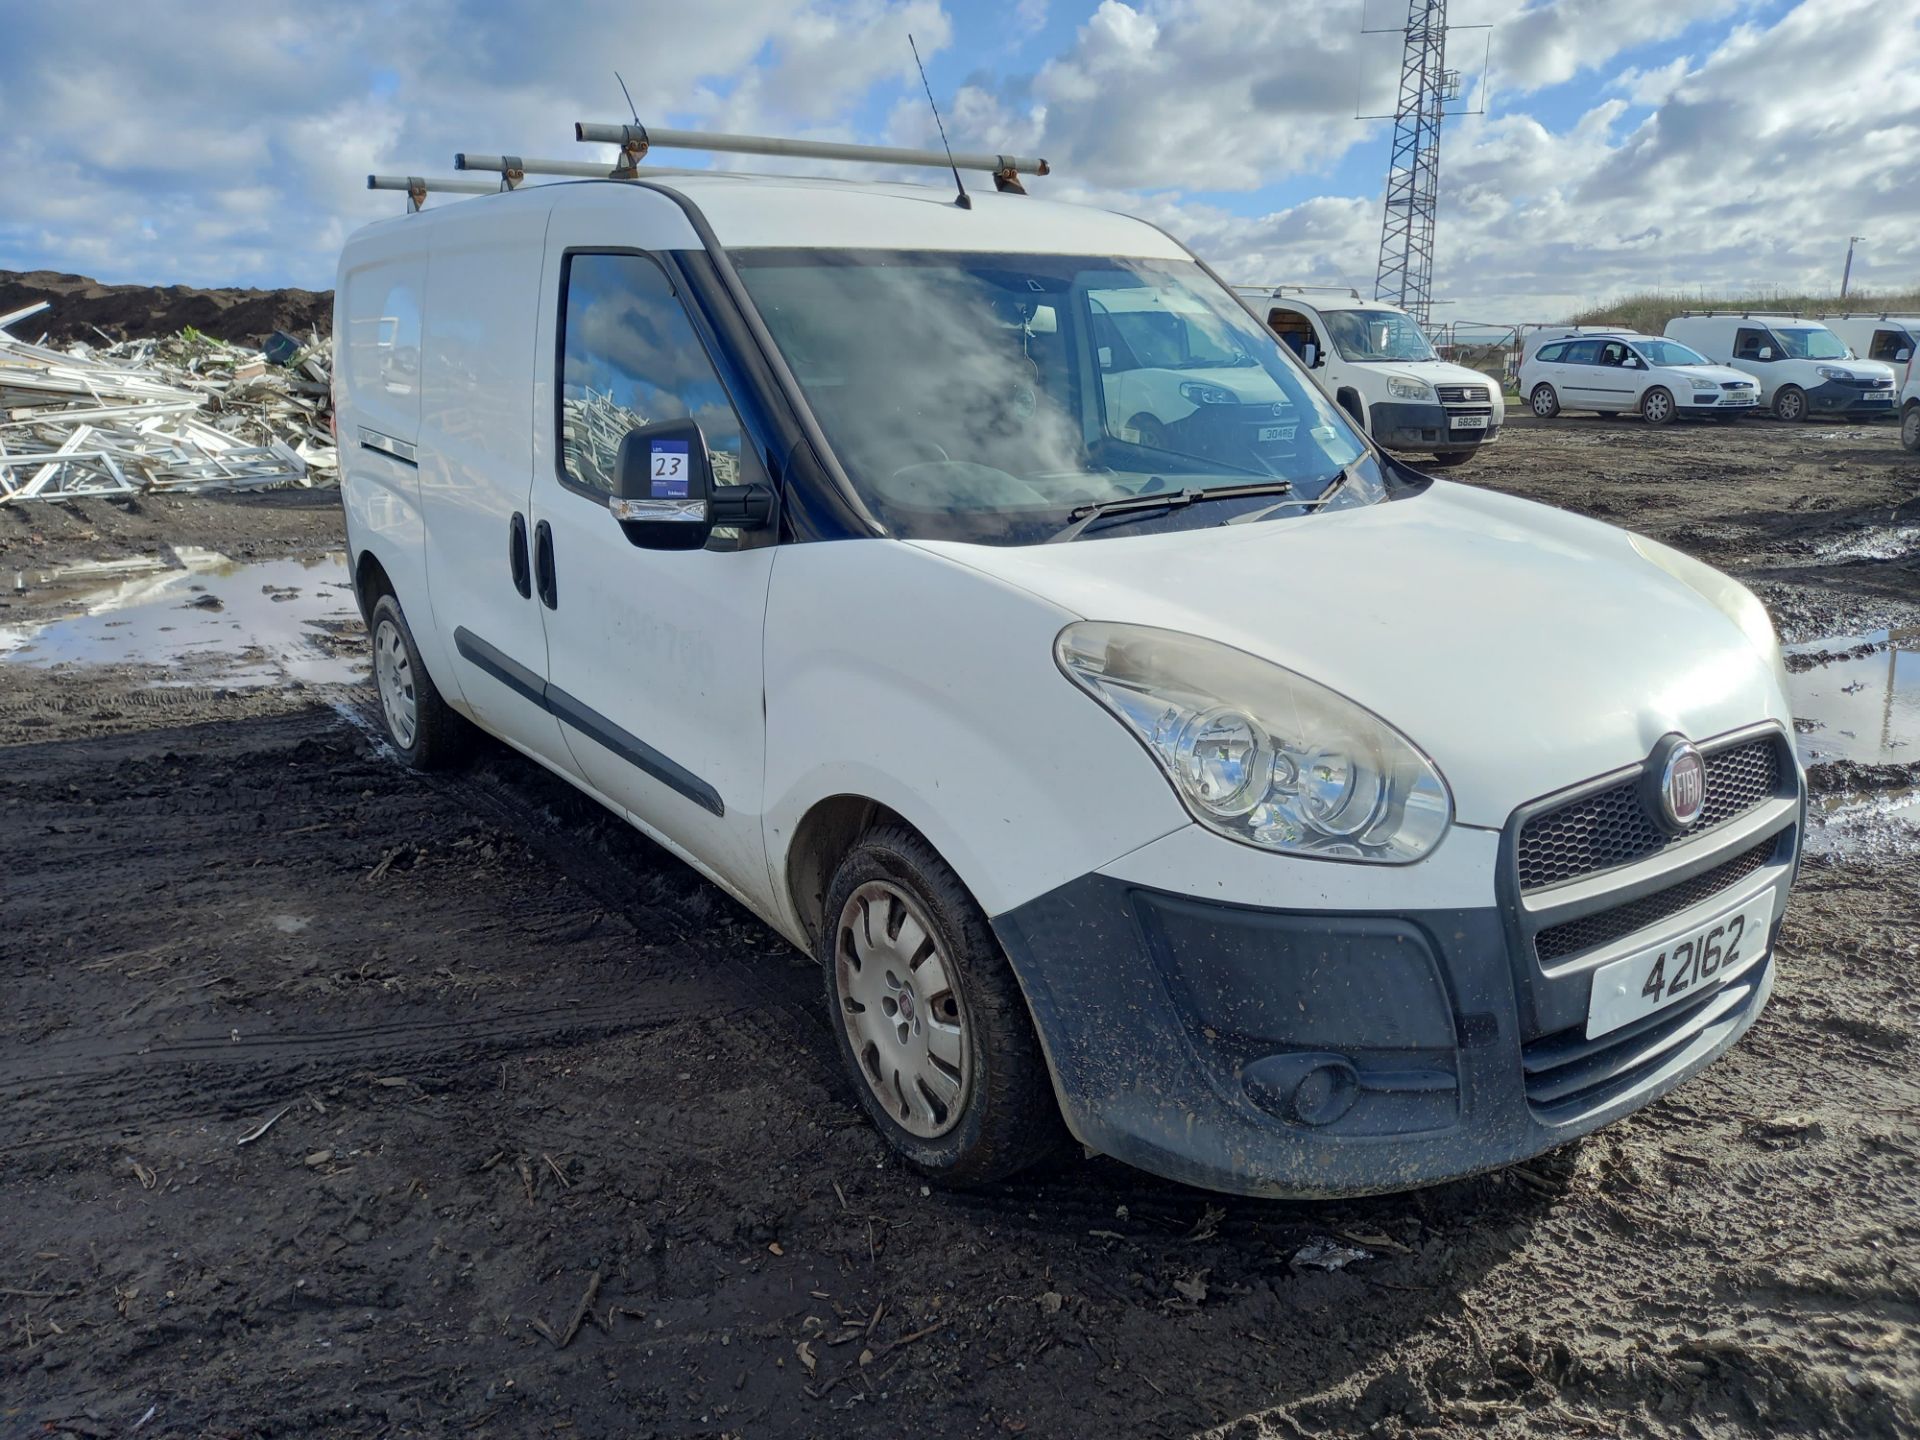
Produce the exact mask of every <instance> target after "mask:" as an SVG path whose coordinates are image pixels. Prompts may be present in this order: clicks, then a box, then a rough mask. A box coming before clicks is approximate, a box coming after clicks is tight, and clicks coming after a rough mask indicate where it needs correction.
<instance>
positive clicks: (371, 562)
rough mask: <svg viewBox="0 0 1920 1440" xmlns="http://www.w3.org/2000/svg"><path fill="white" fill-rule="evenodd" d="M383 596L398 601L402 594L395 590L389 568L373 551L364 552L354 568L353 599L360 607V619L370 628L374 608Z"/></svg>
mask: <svg viewBox="0 0 1920 1440" xmlns="http://www.w3.org/2000/svg"><path fill="white" fill-rule="evenodd" d="M382 595H391V596H393V597H394V598H395V599H398V598H399V595H400V592H399V591H398V590H396V589H395V588H394V584H393V580H392V578H391V577H389V576H388V574H387V567H386V566H384V565H382V564H381V563H380V559H379V557H378V556H376V555H375V554H374V553H373V551H371V550H362V551H361V552H360V558H359V559H358V560H357V561H355V562H354V566H353V598H354V600H355V601H356V602H357V603H358V604H359V606H360V618H361V619H362V620H364V621H366V622H367V624H368V625H369V626H371V625H372V624H373V607H374V606H376V605H378V604H379V603H380V597H381V596H382Z"/></svg>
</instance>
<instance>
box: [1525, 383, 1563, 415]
mask: <svg viewBox="0 0 1920 1440" xmlns="http://www.w3.org/2000/svg"><path fill="white" fill-rule="evenodd" d="M1527 404H1529V405H1530V406H1532V407H1533V413H1534V414H1536V415H1538V416H1539V417H1540V418H1541V419H1542V420H1551V419H1552V418H1553V417H1554V416H1556V415H1558V414H1559V413H1560V397H1559V396H1558V395H1556V394H1554V393H1553V386H1551V385H1549V384H1547V382H1546V381H1544V380H1542V381H1541V382H1540V383H1539V384H1538V385H1536V386H1534V387H1533V394H1531V395H1529V396H1528V397H1527Z"/></svg>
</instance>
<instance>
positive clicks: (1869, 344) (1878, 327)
mask: <svg viewBox="0 0 1920 1440" xmlns="http://www.w3.org/2000/svg"><path fill="white" fill-rule="evenodd" d="M1813 318H1814V319H1816V320H1818V321H1819V322H1820V323H1821V324H1822V325H1825V326H1826V327H1827V328H1828V329H1829V330H1831V331H1833V333H1834V334H1836V335H1838V336H1839V337H1840V338H1841V339H1842V340H1843V341H1845V342H1846V345H1847V348H1848V349H1849V350H1851V351H1853V353H1854V354H1855V355H1857V356H1859V357H1860V358H1861V359H1863V360H1878V361H1879V362H1880V363H1881V364H1883V365H1891V366H1892V367H1893V370H1894V373H1895V374H1896V375H1901V374H1905V373H1906V368H1907V362H1908V361H1909V360H1911V359H1912V358H1913V357H1914V356H1915V355H1916V354H1920V316H1917V315H1886V314H1880V315H1853V314H1849V315H1816V316H1814V317H1813Z"/></svg>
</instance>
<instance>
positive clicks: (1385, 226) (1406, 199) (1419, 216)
mask: <svg viewBox="0 0 1920 1440" xmlns="http://www.w3.org/2000/svg"><path fill="white" fill-rule="evenodd" d="M1406 6H1407V19H1406V24H1405V25H1403V26H1395V27H1392V28H1386V29H1368V28H1367V27H1366V24H1365V16H1364V13H1363V15H1362V25H1361V31H1360V33H1361V34H1363V35H1383V34H1399V35H1402V36H1404V37H1405V49H1404V52H1403V56H1402V59H1401V62H1400V95H1399V102H1398V104H1397V106H1396V107H1395V109H1394V111H1393V113H1392V114H1391V115H1362V116H1359V117H1357V118H1359V119H1363V120H1392V121H1393V153H1392V157H1391V158H1390V159H1389V160H1388V162H1387V203H1386V215H1385V217H1384V219H1383V220H1382V222H1381V226H1380V263H1379V267H1378V269H1377V270H1376V271H1375V272H1374V280H1373V295H1374V298H1375V299H1376V300H1390V301H1392V302H1393V303H1394V304H1395V305H1398V306H1399V307H1400V308H1401V309H1403V310H1405V311H1407V312H1408V313H1410V314H1411V315H1412V316H1413V317H1414V318H1415V319H1416V320H1418V321H1419V322H1420V323H1421V325H1422V326H1424V325H1425V324H1426V323H1427V319H1428V316H1429V313H1430V312H1431V309H1432V306H1433V221H1434V212H1435V211H1436V209H1437V208H1438V207H1439V203H1440V122H1441V120H1442V119H1443V118H1445V117H1446V116H1447V115H1449V114H1465V115H1479V114H1484V113H1485V109H1484V106H1483V107H1482V108H1481V109H1479V110H1465V111H1449V110H1448V109H1447V108H1446V107H1447V105H1448V103H1449V102H1451V101H1454V100H1457V99H1459V98H1460V72H1459V71H1458V70H1449V69H1447V32H1448V31H1449V30H1450V29H1451V30H1487V31H1489V37H1488V53H1489V54H1491V50H1492V37H1491V27H1489V26H1486V25H1453V26H1449V25H1448V24H1447V0H1406ZM1484 81H1485V62H1484V61H1483V62H1482V82H1483V83H1482V85H1481V93H1482V94H1483V95H1484V94H1485V90H1486V87H1485V83H1484Z"/></svg>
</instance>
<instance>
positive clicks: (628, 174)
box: [453, 151, 633, 190]
mask: <svg viewBox="0 0 1920 1440" xmlns="http://www.w3.org/2000/svg"><path fill="white" fill-rule="evenodd" d="M453 168H454V169H456V170H480V171H485V172H486V173H487V174H489V175H498V176H499V177H500V179H501V181H502V182H503V183H504V184H505V185H506V187H507V188H508V189H509V190H511V189H513V188H514V187H516V186H517V185H519V183H520V182H521V181H522V180H524V179H525V178H526V177H527V176H529V175H571V176H574V177H575V178H577V179H581V180H631V179H632V178H633V171H631V170H627V169H623V168H621V167H620V166H618V165H598V164H595V163H594V162H593V161H591V160H534V159H529V158H526V157H523V156H520V155H469V154H467V153H466V152H465V151H462V152H461V153H460V154H458V155H456V156H454V157H453Z"/></svg>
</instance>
